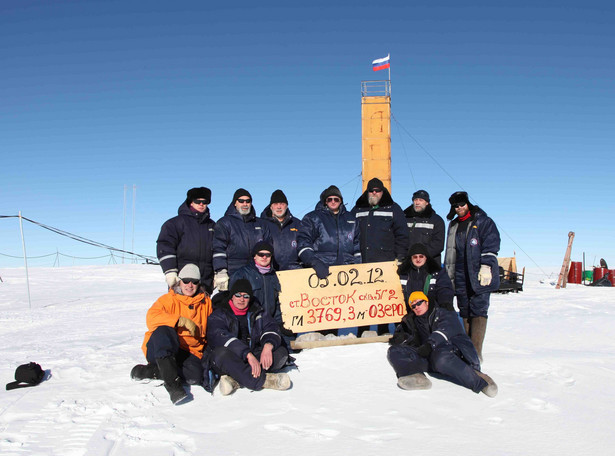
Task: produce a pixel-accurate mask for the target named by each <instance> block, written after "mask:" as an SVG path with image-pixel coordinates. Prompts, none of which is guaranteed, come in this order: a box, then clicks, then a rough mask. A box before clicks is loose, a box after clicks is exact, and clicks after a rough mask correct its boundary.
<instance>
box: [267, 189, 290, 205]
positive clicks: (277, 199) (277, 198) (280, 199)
mask: <svg viewBox="0 0 615 456" xmlns="http://www.w3.org/2000/svg"><path fill="white" fill-rule="evenodd" d="M273 203H285V204H288V200H287V199H286V195H285V194H284V192H283V191H282V190H276V191H275V192H273V193H272V194H271V201H269V205H270V206H271V205H272V204H273Z"/></svg>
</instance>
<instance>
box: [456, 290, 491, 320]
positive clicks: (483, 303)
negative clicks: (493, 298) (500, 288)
mask: <svg viewBox="0 0 615 456" xmlns="http://www.w3.org/2000/svg"><path fill="white" fill-rule="evenodd" d="M490 295H491V293H481V294H475V293H474V291H472V289H471V288H468V289H467V290H466V291H464V292H462V293H459V294H455V296H456V297H457V307H459V315H460V316H461V318H474V317H485V318H487V311H488V310H489V296H490Z"/></svg>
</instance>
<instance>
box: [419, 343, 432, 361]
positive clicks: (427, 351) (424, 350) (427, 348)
mask: <svg viewBox="0 0 615 456" xmlns="http://www.w3.org/2000/svg"><path fill="white" fill-rule="evenodd" d="M432 351H433V348H431V345H429V344H423V345H421V346H420V347H419V348H417V349H416V352H417V353H418V354H419V356H420V357H422V358H428V357H429V355H431V352H432Z"/></svg>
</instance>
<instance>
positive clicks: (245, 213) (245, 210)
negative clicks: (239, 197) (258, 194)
mask: <svg viewBox="0 0 615 456" xmlns="http://www.w3.org/2000/svg"><path fill="white" fill-rule="evenodd" d="M237 212H239V214H240V215H248V214H249V213H250V208H247V209H242V208H241V207H238V208H237Z"/></svg>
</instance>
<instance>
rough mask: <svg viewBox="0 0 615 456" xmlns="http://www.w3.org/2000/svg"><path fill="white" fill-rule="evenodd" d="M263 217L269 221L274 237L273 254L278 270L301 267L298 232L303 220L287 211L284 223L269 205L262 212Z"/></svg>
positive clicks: (272, 236) (270, 230)
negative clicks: (274, 214) (272, 211)
mask: <svg viewBox="0 0 615 456" xmlns="http://www.w3.org/2000/svg"><path fill="white" fill-rule="evenodd" d="M261 219H263V220H264V221H265V222H267V224H268V227H269V232H270V233H271V238H272V239H273V255H274V260H275V263H276V269H277V270H278V271H286V270H287V269H301V263H300V262H299V255H298V254H297V234H298V233H299V228H300V227H301V220H299V219H298V218H296V217H293V215H292V214H291V213H290V210H287V211H286V216H285V217H284V220H283V221H282V223H280V222H279V221H278V219H276V218H275V217H274V216H273V214H272V213H271V207H267V209H265V210H264V211H263V213H262V214H261Z"/></svg>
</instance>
